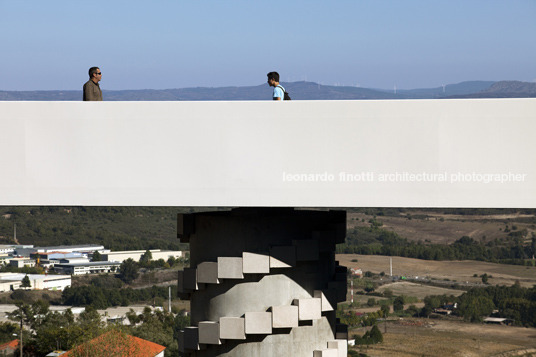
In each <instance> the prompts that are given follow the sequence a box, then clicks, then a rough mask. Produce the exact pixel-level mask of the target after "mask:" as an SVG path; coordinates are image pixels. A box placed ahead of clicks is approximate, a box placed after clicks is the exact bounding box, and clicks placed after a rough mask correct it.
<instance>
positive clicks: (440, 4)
mask: <svg viewBox="0 0 536 357" xmlns="http://www.w3.org/2000/svg"><path fill="white" fill-rule="evenodd" d="M535 38H536V1H535V0H501V1H496V0H469V1H468V0H445V1H434V0H419V1H411V0H406V1H402V0H393V1H381V0H336V1H327V0H322V1H317V0H290V1H289V0H285V1H282V0H270V1H260V0H232V1H231V0H229V1H224V0H190V1H182V0H175V1H172V0H169V1H160V0H151V1H147V0H145V1H137V0H128V1H123V0H106V1H100V0H93V1H84V2H82V1H74V0H48V1H43V0H0V45H1V50H0V90H51V89H62V90H68V89H81V87H82V84H83V83H84V82H85V81H86V80H87V78H88V75H87V70H88V68H89V67H91V66H99V67H100V68H101V70H102V73H103V79H102V82H101V87H102V88H103V89H105V90H106V89H146V88H148V89H165V88H183V87H196V86H208V87H220V86H234V85H238V86H243V85H259V84H262V83H265V82H266V73H267V72H269V71H272V70H276V71H278V72H279V73H280V74H281V76H282V81H283V82H285V81H298V80H308V81H314V82H319V83H323V84H340V85H359V86H361V87H369V88H389V89H390V88H393V86H395V85H396V86H397V88H408V89H409V88H421V87H438V86H440V85H442V84H450V83H458V82H462V81H466V80H522V81H535V80H536V45H535V43H536V40H535Z"/></svg>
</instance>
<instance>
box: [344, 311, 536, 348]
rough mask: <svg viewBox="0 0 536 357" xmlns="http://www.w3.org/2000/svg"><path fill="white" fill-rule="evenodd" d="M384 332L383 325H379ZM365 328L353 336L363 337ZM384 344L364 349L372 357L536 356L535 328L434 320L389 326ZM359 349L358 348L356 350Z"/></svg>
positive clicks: (353, 331) (358, 330)
mask: <svg viewBox="0 0 536 357" xmlns="http://www.w3.org/2000/svg"><path fill="white" fill-rule="evenodd" d="M379 327H380V330H381V331H382V333H383V332H384V328H385V327H384V324H383V323H382V324H380V325H379ZM364 332H365V329H364V328H360V329H356V330H352V331H351V332H350V335H355V334H359V335H363V333H364ZM383 337H384V342H383V343H381V344H378V345H374V346H370V347H368V348H365V347H364V348H363V349H362V350H361V351H363V352H366V353H367V354H368V355H369V356H382V357H383V356H402V357H404V356H431V357H432V356H433V357H436V356H468V357H469V356H504V357H506V356H536V329H534V328H522V327H509V326H495V325H484V324H471V323H464V322H456V321H445V320H434V319H415V318H410V319H400V320H398V321H396V322H394V323H393V322H388V323H387V333H384V335H383ZM357 349H359V348H357Z"/></svg>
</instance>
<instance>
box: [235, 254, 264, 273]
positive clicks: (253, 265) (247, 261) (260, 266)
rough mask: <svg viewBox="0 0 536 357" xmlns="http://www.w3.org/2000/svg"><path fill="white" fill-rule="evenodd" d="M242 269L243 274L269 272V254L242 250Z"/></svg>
mask: <svg viewBox="0 0 536 357" xmlns="http://www.w3.org/2000/svg"><path fill="white" fill-rule="evenodd" d="M242 271H243V272H244V274H268V273H270V256H269V255H268V254H258V253H250V252H243V253H242Z"/></svg>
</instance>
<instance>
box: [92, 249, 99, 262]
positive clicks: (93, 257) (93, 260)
mask: <svg viewBox="0 0 536 357" xmlns="http://www.w3.org/2000/svg"><path fill="white" fill-rule="evenodd" d="M91 261H92V262H100V261H102V255H101V253H99V252H98V251H95V252H94V253H93V256H92V257H91Z"/></svg>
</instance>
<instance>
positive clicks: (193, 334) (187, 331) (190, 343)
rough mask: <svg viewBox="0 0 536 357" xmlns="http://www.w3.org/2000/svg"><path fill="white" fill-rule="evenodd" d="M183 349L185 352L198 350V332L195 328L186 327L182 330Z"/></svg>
mask: <svg viewBox="0 0 536 357" xmlns="http://www.w3.org/2000/svg"><path fill="white" fill-rule="evenodd" d="M184 348H185V349H187V350H198V349H199V331H198V328H197V327H194V326H188V327H185V328H184Z"/></svg>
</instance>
